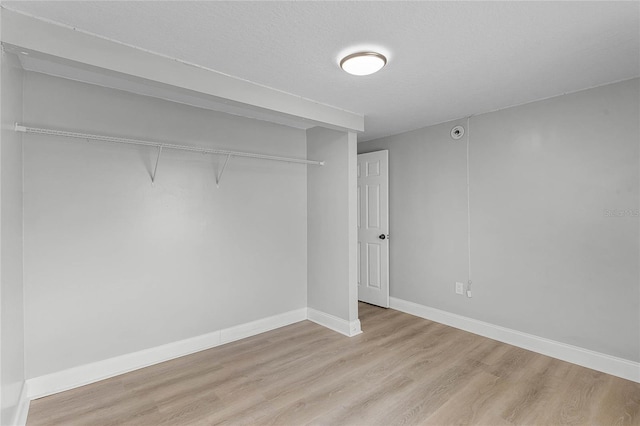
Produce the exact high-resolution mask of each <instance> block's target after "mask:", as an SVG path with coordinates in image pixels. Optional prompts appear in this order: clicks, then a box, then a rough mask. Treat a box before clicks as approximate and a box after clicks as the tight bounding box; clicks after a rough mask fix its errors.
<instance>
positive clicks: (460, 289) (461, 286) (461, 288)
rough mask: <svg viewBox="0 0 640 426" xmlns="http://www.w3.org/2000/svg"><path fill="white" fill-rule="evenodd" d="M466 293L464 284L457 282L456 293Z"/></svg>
mask: <svg viewBox="0 0 640 426" xmlns="http://www.w3.org/2000/svg"><path fill="white" fill-rule="evenodd" d="M463 293H464V284H462V283H459V282H456V294H463Z"/></svg>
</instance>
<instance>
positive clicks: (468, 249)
mask: <svg viewBox="0 0 640 426" xmlns="http://www.w3.org/2000/svg"><path fill="white" fill-rule="evenodd" d="M470 124H471V116H469V117H467V131H466V134H467V258H468V260H469V264H468V273H469V275H468V281H467V297H471V283H472V281H471V185H470V181H471V179H470V173H469V168H470V167H469V135H470V134H471V127H470Z"/></svg>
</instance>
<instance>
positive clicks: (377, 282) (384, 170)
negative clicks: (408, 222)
mask: <svg viewBox="0 0 640 426" xmlns="http://www.w3.org/2000/svg"><path fill="white" fill-rule="evenodd" d="M358 300H362V301H363V302H367V303H371V304H373V305H378V306H382V307H384V308H388V307H389V151H387V150H385V151H376V152H370V153H367V154H360V155H358Z"/></svg>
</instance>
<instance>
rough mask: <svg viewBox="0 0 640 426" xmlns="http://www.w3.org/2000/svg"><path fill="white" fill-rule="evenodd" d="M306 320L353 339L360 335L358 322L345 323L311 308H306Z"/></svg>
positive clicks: (360, 330) (345, 321)
mask: <svg viewBox="0 0 640 426" xmlns="http://www.w3.org/2000/svg"><path fill="white" fill-rule="evenodd" d="M307 319H308V320H309V321H313V322H315V323H316V324H320V325H321V326H323V327H327V328H328V329H331V330H333V331H337V332H338V333H340V334H344V335H345V336H347V337H353V336H356V335H358V334H360V333H362V329H361V328H360V320H358V319H357V320H354V321H347V320H343V319H342V318H338V317H336V316H333V315H330V314H327V313H325V312H322V311H318V310H315V309H313V308H307Z"/></svg>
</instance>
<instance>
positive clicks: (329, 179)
mask: <svg viewBox="0 0 640 426" xmlns="http://www.w3.org/2000/svg"><path fill="white" fill-rule="evenodd" d="M307 153H308V155H309V158H311V159H318V160H322V161H325V165H324V166H323V167H309V168H308V171H307V193H308V199H307V211H308V231H307V232H308V235H307V241H308V248H307V251H308V255H307V258H308V261H309V263H308V272H307V282H308V292H307V305H308V307H310V308H313V309H316V310H318V311H321V312H324V313H327V314H330V315H333V316H336V317H338V318H341V319H343V320H346V321H353V320H356V319H357V318H358V311H357V294H356V293H355V292H356V291H357V282H356V280H357V275H356V269H355V267H356V256H357V253H356V250H357V246H356V243H357V233H356V231H357V229H356V210H355V209H357V204H356V199H355V197H356V194H355V188H356V174H355V173H356V169H355V168H356V166H357V164H356V135H355V134H353V133H347V132H339V131H335V130H329V129H324V128H320V127H314V128H312V129H309V130H307Z"/></svg>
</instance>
